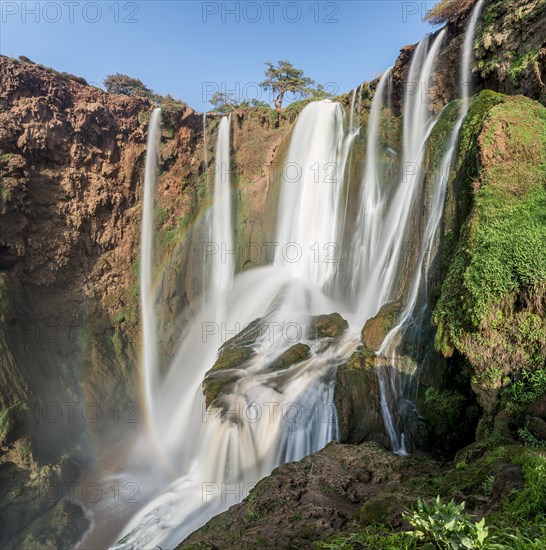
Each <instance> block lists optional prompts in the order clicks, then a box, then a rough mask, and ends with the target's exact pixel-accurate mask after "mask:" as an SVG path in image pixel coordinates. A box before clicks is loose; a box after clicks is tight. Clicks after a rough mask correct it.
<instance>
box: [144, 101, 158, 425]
mask: <svg viewBox="0 0 546 550" xmlns="http://www.w3.org/2000/svg"><path fill="white" fill-rule="evenodd" d="M160 115H161V110H160V109H159V108H157V109H154V111H153V113H152V116H151V117H150V123H149V128H148V141H147V144H146V164H145V167H144V199H143V201H142V234H141V242H140V303H141V323H142V334H143V345H142V348H143V349H142V373H143V386H144V399H145V403H146V407H147V408H148V410H149V411H153V410H154V409H155V406H154V393H155V389H156V388H155V384H156V382H157V380H156V377H157V373H156V369H157V343H156V342H157V336H156V316H155V309H154V297H153V289H152V286H153V278H152V266H153V254H152V253H153V225H154V192H155V177H156V170H157V153H158V151H157V146H158V139H159V136H158V134H159V124H160ZM150 420H151V422H153V417H151V418H150Z"/></svg>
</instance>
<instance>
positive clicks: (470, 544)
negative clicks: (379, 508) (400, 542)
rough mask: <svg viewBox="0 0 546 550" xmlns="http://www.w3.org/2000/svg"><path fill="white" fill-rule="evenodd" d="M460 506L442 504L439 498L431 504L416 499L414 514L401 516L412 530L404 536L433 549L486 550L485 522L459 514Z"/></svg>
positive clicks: (453, 503) (486, 531) (462, 507)
mask: <svg viewBox="0 0 546 550" xmlns="http://www.w3.org/2000/svg"><path fill="white" fill-rule="evenodd" d="M464 504H465V503H464V502H462V503H461V504H455V502H454V501H453V500H451V501H450V502H449V503H447V504H443V503H442V501H441V500H440V497H439V496H438V497H436V500H434V501H433V502H432V503H431V504H428V503H427V502H426V501H424V500H422V499H419V501H418V503H417V510H416V511H414V512H407V513H405V514H404V518H405V519H406V520H407V521H408V522H409V523H410V524H411V525H412V527H413V528H414V530H413V531H408V532H406V535H407V536H410V537H412V538H414V539H416V540H417V541H419V542H423V543H431V544H433V545H435V547H436V548H450V549H452V550H458V549H464V548H469V549H470V548H487V546H486V540H487V537H488V536H489V529H488V528H487V527H486V526H485V518H482V519H481V520H480V521H478V522H475V521H474V519H473V518H472V517H471V516H470V515H467V514H463V510H464Z"/></svg>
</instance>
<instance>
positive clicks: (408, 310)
mask: <svg viewBox="0 0 546 550" xmlns="http://www.w3.org/2000/svg"><path fill="white" fill-rule="evenodd" d="M482 6H483V0H480V1H479V2H478V3H477V4H476V5H475V7H474V9H473V11H472V13H471V15H470V23H469V25H468V28H467V30H466V33H465V38H464V47H463V50H462V52H461V74H460V82H461V95H462V100H461V111H460V114H459V117H458V119H457V121H456V122H455V124H454V126H453V129H452V131H451V135H450V138H449V140H448V143H447V148H446V150H445V153H444V155H443V157H442V160H441V162H440V166H439V169H438V170H437V174H436V178H435V186H434V187H433V189H432V195H431V197H430V201H429V202H430V205H429V209H428V210H429V211H428V213H427V214H426V226H425V231H424V234H423V237H422V240H421V243H420V250H419V259H418V262H417V264H416V270H415V274H414V276H413V279H412V282H411V286H410V292H409V295H408V298H407V299H406V302H405V305H404V309H403V311H402V314H401V315H400V316H399V318H398V321H397V324H396V326H395V327H393V328H392V329H391V331H390V332H389V333H388V334H387V336H386V338H385V339H384V341H383V343H382V345H381V348H380V349H379V350H378V354H380V355H387V356H389V357H390V363H391V364H392V365H396V364H397V362H398V360H397V347H398V343H399V341H400V338H401V337H402V334H403V330H404V328H405V327H406V326H407V325H408V324H410V323H412V322H415V321H414V317H415V316H416V311H415V308H416V305H417V297H418V293H419V289H420V287H421V284H422V280H423V278H424V281H425V284H426V281H427V275H428V273H429V270H430V267H431V263H432V253H433V245H434V242H435V239H436V237H437V233H438V229H439V227H440V222H441V220H442V214H443V208H444V201H445V194H446V188H447V182H448V180H449V175H450V172H451V163H452V161H453V155H454V152H455V147H456V144H457V138H458V135H459V131H460V129H461V126H462V123H463V120H464V118H465V116H466V114H467V112H468V108H469V104H470V102H469V95H470V93H471V91H472V89H471V86H470V83H471V75H470V64H471V62H472V60H473V50H472V46H473V42H474V34H475V31H476V24H477V21H478V18H479V16H480V13H481V9H482ZM424 307H426V304H425V306H424ZM414 368H416V365H415V366H414ZM389 374H390V377H389V381H390V388H389V390H390V391H392V393H393V394H394V395H396V394H398V395H400V393H401V388H400V381H399V379H398V376H397V374H398V371H397V370H395V369H390V370H389ZM410 374H413V372H411V373H410ZM380 385H381V400H382V409H383V416H384V419H385V423H386V425H387V426H388V431H389V436H390V438H391V442H392V443H393V448H396V447H395V446H394V442H397V440H398V434H397V431H396V430H394V429H393V428H394V426H393V421H392V411H391V407H390V406H388V404H387V397H386V395H387V393H388V391H389V390H387V388H386V387H385V380H384V377H382V376H380ZM399 450H400V451H401V452H404V451H405V449H404V448H403V446H401V447H400V449H399Z"/></svg>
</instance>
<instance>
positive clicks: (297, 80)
mask: <svg viewBox="0 0 546 550" xmlns="http://www.w3.org/2000/svg"><path fill="white" fill-rule="evenodd" d="M265 65H266V67H267V69H266V71H265V76H266V78H265V80H264V81H263V82H261V83H260V86H261V87H262V88H263V89H264V90H271V94H272V96H273V97H272V99H273V105H275V109H276V110H277V111H280V110H282V103H283V100H284V97H285V95H286V94H287V93H292V94H297V95H299V96H301V97H302V98H305V97H306V96H308V95H310V94H311V89H312V86H313V85H314V84H315V82H314V81H313V80H311V79H310V78H309V77H307V76H305V75H304V74H303V71H302V70H301V69H296V68H295V67H294V66H293V65H292V63H290V62H289V61H283V60H281V61H279V62H278V64H277V65H276V66H275V65H273V63H271V62H270V61H266V62H265Z"/></svg>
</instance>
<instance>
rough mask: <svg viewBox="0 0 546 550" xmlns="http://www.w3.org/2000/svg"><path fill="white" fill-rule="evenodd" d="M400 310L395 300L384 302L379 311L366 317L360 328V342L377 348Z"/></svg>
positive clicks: (368, 346) (393, 323)
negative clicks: (372, 315) (370, 316)
mask: <svg viewBox="0 0 546 550" xmlns="http://www.w3.org/2000/svg"><path fill="white" fill-rule="evenodd" d="M399 312H400V305H399V304H397V303H395V302H389V303H387V304H385V305H384V306H383V307H382V308H381V309H380V310H379V313H378V314H377V315H376V316H375V317H372V318H371V319H368V320H367V321H366V324H365V325H364V328H363V329H362V342H363V343H364V345H365V346H366V347H367V348H369V349H371V350H378V349H379V348H380V347H381V344H382V343H383V340H384V339H385V336H387V334H388V333H389V331H390V330H391V329H392V328H393V327H394V326H395V323H396V319H397V318H398V314H399Z"/></svg>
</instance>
